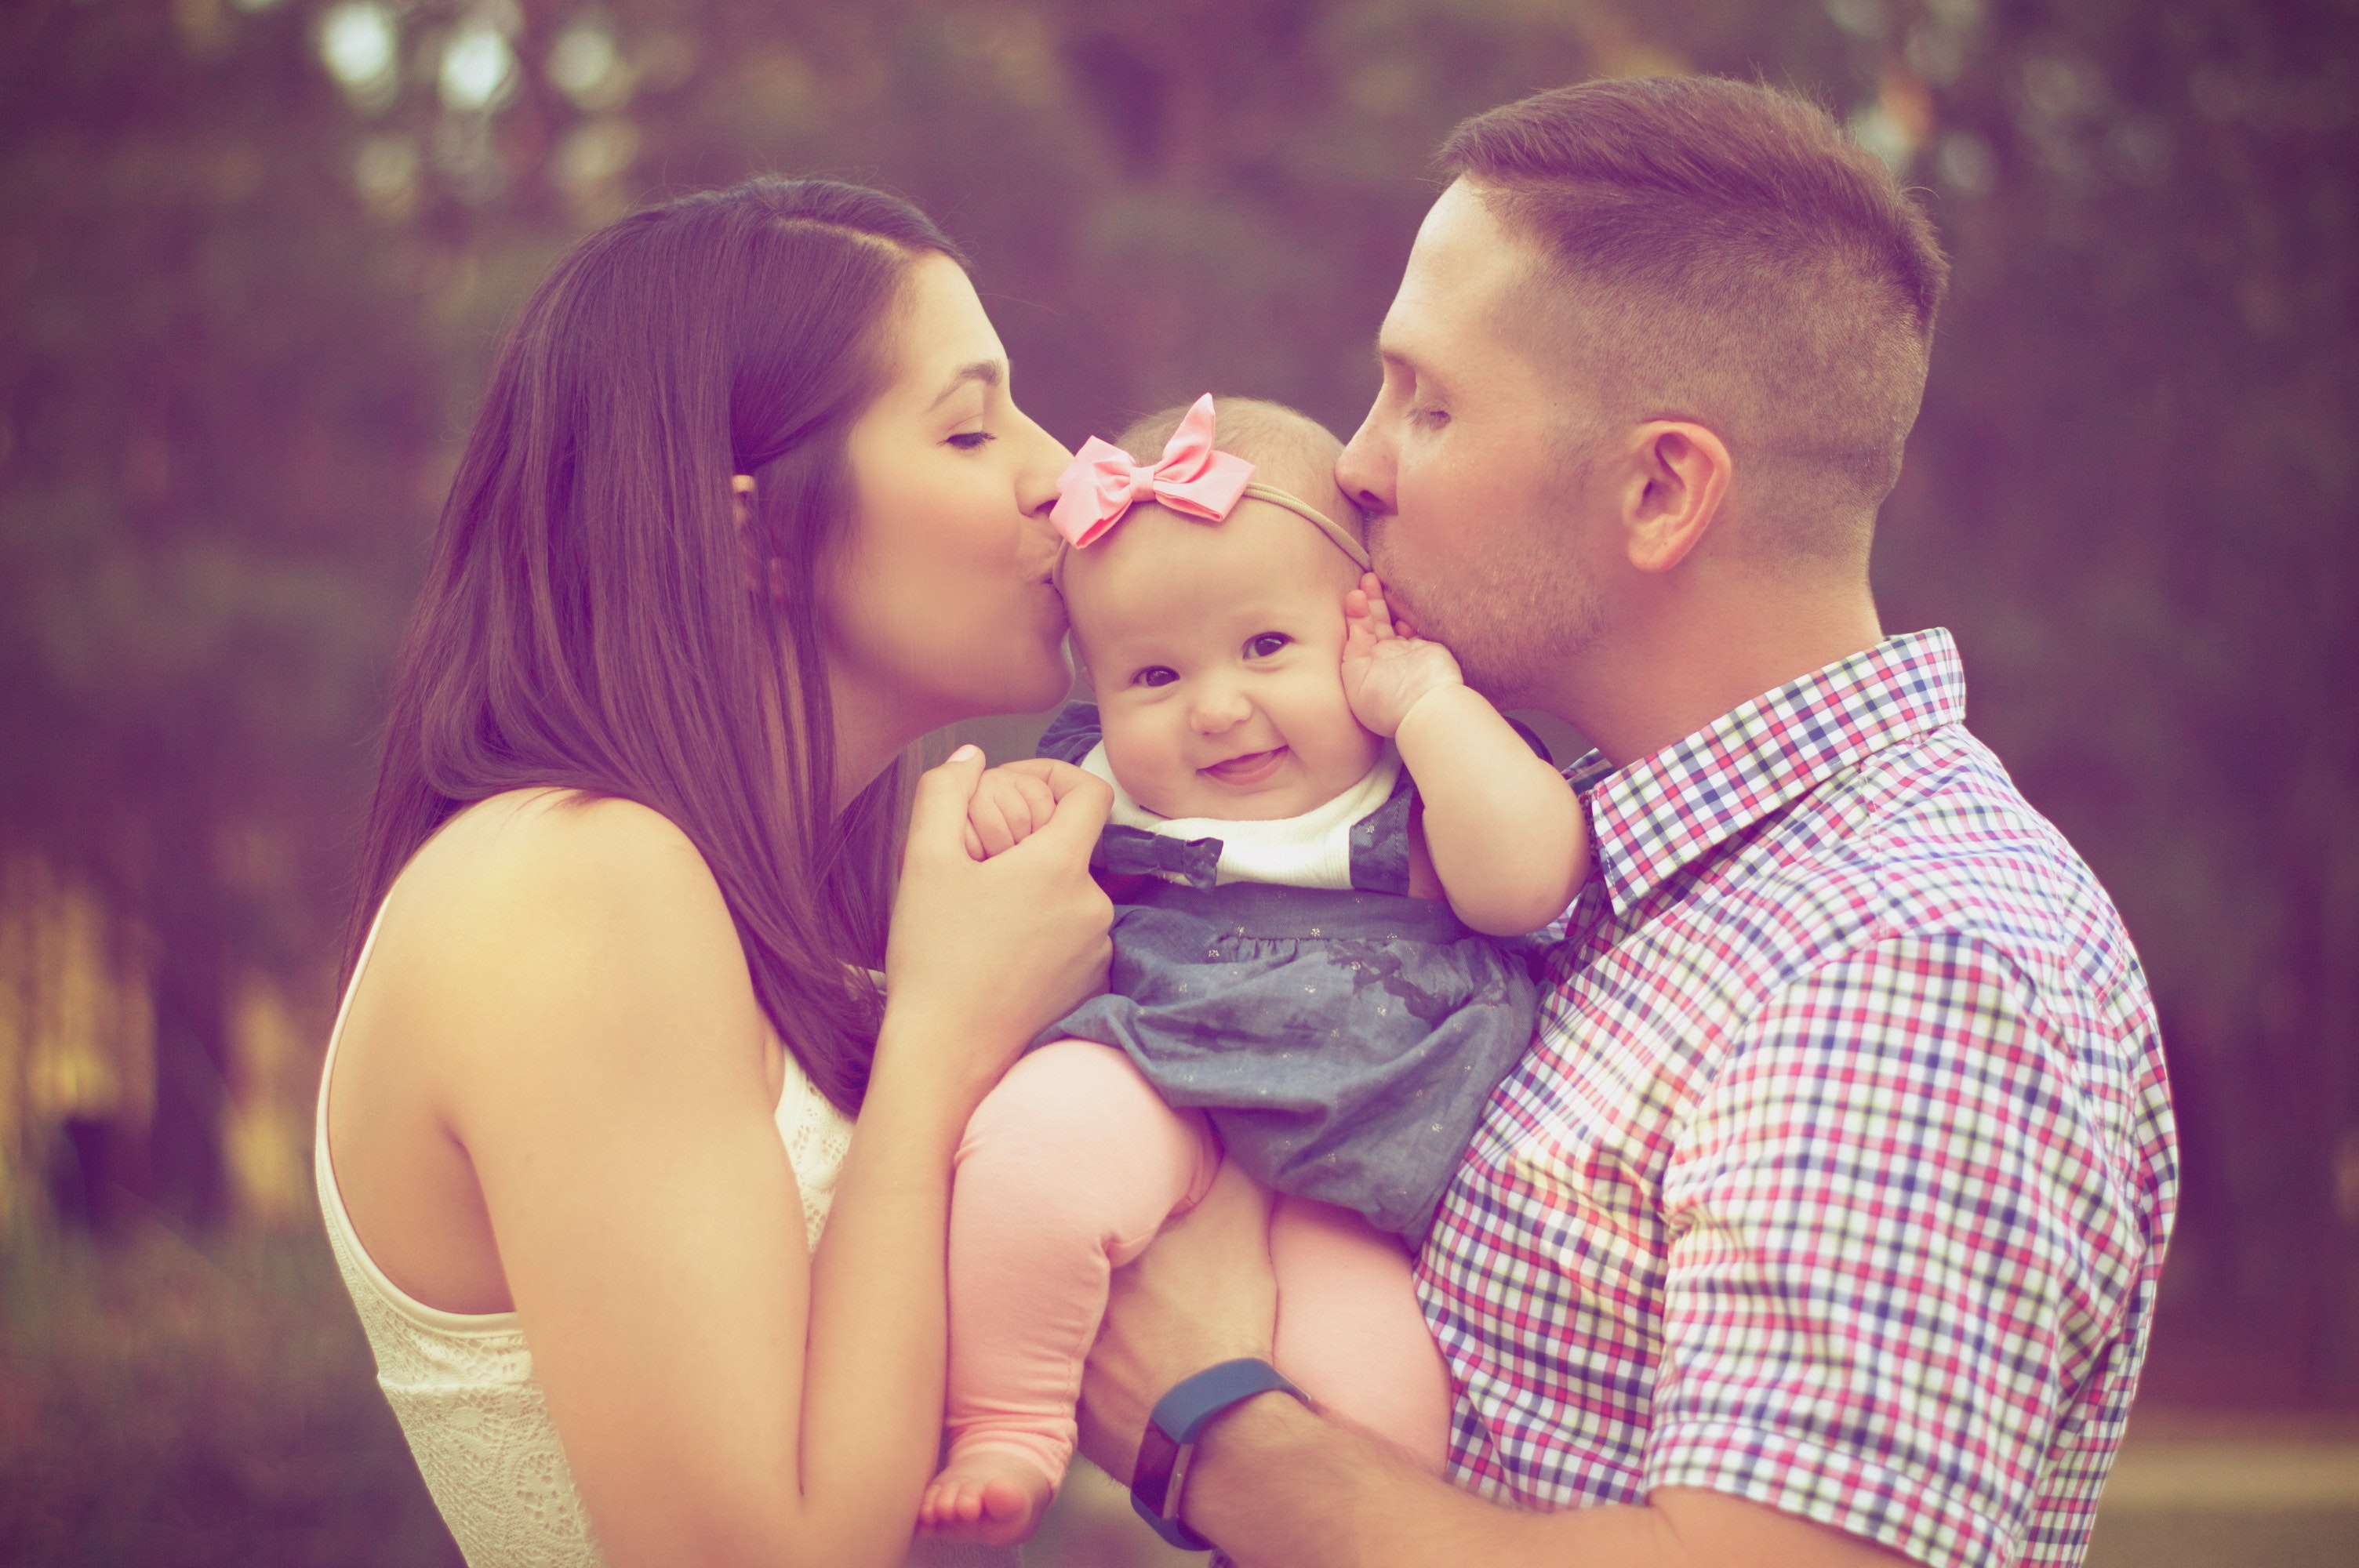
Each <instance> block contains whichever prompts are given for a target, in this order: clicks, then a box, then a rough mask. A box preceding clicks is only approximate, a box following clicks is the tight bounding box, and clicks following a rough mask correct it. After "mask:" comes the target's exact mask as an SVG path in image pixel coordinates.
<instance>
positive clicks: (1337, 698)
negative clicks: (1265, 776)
mask: <svg viewBox="0 0 2359 1568" xmlns="http://www.w3.org/2000/svg"><path fill="white" fill-rule="evenodd" d="M1300 697H1301V700H1300V701H1299V703H1298V705H1297V707H1296V714H1295V719H1294V722H1293V723H1292V724H1291V725H1289V726H1288V738H1287V743H1288V745H1289V746H1292V747H1293V748H1294V750H1295V752H1297V753H1298V754H1299V755H1300V756H1301V757H1302V759H1303V761H1304V762H1308V763H1309V764H1310V768H1311V771H1312V772H1313V773H1316V774H1317V775H1319V777H1320V778H1321V781H1322V782H1323V783H1325V784H1328V786H1329V787H1330V788H1332V789H1334V790H1343V789H1348V788H1349V787H1350V786H1351V785H1353V784H1356V783H1358V782H1359V778H1360V775H1361V774H1363V773H1366V772H1367V771H1368V770H1369V769H1370V768H1372V767H1374V766H1375V762H1376V757H1377V755H1378V753H1380V752H1382V751H1383V750H1384V744H1385V743H1384V741H1383V740H1382V739H1381V738H1380V737H1378V736H1376V735H1374V734H1372V733H1370V732H1369V731H1368V730H1365V729H1364V728H1363V727H1362V726H1361V724H1360V721H1359V720H1358V719H1355V718H1353V714H1352V705H1351V704H1350V703H1349V702H1348V701H1346V700H1345V699H1344V697H1343V682H1342V680H1341V679H1340V678H1339V679H1337V680H1336V682H1335V683H1334V689H1333V690H1332V691H1329V690H1326V689H1324V687H1320V688H1319V689H1315V690H1314V689H1311V688H1310V683H1308V682H1306V683H1305V689H1304V690H1303V691H1302V692H1301V694H1300Z"/></svg>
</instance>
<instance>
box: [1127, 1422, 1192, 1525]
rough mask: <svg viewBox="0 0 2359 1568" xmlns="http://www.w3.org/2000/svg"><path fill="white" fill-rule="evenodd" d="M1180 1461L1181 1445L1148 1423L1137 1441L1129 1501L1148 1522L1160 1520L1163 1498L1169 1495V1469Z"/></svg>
mask: <svg viewBox="0 0 2359 1568" xmlns="http://www.w3.org/2000/svg"><path fill="white" fill-rule="evenodd" d="M1179 1461H1180V1445H1179V1444H1177V1443H1174V1442H1172V1441H1171V1434H1170V1433H1168V1432H1166V1431H1164V1430H1163V1429H1162V1428H1161V1427H1159V1426H1158V1425H1156V1424H1155V1423H1154V1422H1147V1430H1146V1432H1145V1433H1141V1434H1140V1436H1139V1439H1138V1459H1137V1461H1136V1464H1134V1465H1132V1467H1131V1472H1130V1500H1131V1502H1132V1503H1133V1504H1134V1505H1135V1506H1136V1508H1137V1509H1138V1511H1139V1512H1140V1513H1142V1514H1145V1515H1146V1516H1147V1518H1148V1519H1150V1520H1160V1519H1162V1518H1163V1504H1164V1500H1165V1498H1168V1497H1169V1496H1170V1493H1171V1468H1172V1466H1173V1465H1176V1464H1178V1463H1179Z"/></svg>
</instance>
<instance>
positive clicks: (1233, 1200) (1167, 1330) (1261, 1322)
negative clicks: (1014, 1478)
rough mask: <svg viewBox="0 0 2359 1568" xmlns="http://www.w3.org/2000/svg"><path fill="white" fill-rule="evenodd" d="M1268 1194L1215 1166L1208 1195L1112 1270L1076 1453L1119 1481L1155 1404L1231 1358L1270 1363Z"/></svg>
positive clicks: (1272, 1311) (1273, 1311)
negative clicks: (1125, 1263)
mask: <svg viewBox="0 0 2359 1568" xmlns="http://www.w3.org/2000/svg"><path fill="white" fill-rule="evenodd" d="M1269 1213H1270V1195H1269V1189H1268V1188H1266V1187H1265V1186H1263V1185H1262V1184H1260V1183H1258V1182H1256V1181H1255V1180H1254V1179H1253V1178H1252V1177H1251V1176H1248V1175H1246V1174H1245V1173H1244V1172H1243V1171H1240V1170H1239V1169H1237V1167H1236V1166H1235V1165H1234V1164H1232V1163H1223V1165H1222V1167H1221V1172H1220V1174H1219V1175H1217V1176H1215V1177H1214V1178H1213V1179H1212V1190H1211V1191H1209V1192H1207V1193H1206V1194H1205V1195H1204V1200H1203V1202H1201V1203H1200V1204H1198V1205H1197V1206H1195V1207H1194V1208H1192V1209H1190V1210H1189V1211H1188V1213H1186V1214H1185V1215H1183V1216H1181V1217H1180V1218H1178V1219H1176V1220H1174V1221H1172V1222H1171V1223H1170V1224H1169V1225H1168V1226H1166V1227H1163V1233H1162V1234H1161V1235H1159V1236H1158V1237H1157V1238H1155V1241H1154V1244H1153V1245H1151V1246H1149V1247H1148V1248H1147V1252H1146V1254H1145V1256H1143V1257H1141V1258H1140V1259H1139V1260H1138V1261H1137V1262H1136V1263H1133V1264H1131V1265H1130V1266H1129V1267H1128V1268H1126V1269H1117V1270H1115V1271H1114V1283H1113V1290H1112V1293H1111V1295H1110V1297H1109V1298H1108V1301H1107V1303H1106V1315H1105V1326H1104V1327H1103V1329H1102V1330H1101V1331H1100V1332H1099V1335H1098V1342H1097V1346H1096V1347H1095V1348H1094V1349H1093V1350H1092V1351H1091V1352H1090V1359H1089V1369H1088V1372H1087V1374H1086V1376H1085V1377H1084V1378H1083V1379H1082V1410H1081V1424H1082V1450H1083V1452H1085V1453H1087V1454H1089V1456H1090V1457H1091V1458H1092V1459H1093V1460H1094V1461H1095V1462H1096V1463H1097V1465H1099V1467H1100V1468H1102V1469H1103V1470H1104V1471H1105V1473H1106V1474H1107V1475H1109V1476H1114V1478H1115V1479H1116V1480H1120V1481H1127V1480H1128V1479H1129V1478H1130V1473H1131V1470H1132V1468H1133V1467H1134V1466H1135V1465H1136V1462H1137V1458H1138V1436H1139V1433H1142V1432H1145V1431H1146V1430H1147V1412H1148V1411H1152V1410H1153V1409H1154V1408H1155V1401H1156V1400H1159V1399H1161V1398H1162V1397H1163V1396H1164V1395H1165V1394H1166V1393H1168V1392H1169V1390H1170V1389H1171V1386H1172V1385H1173V1384H1175V1383H1177V1382H1179V1381H1180V1379H1183V1378H1190V1377H1193V1376H1194V1375H1195V1374H1197V1373H1198V1372H1201V1371H1202V1370H1203V1369H1204V1368H1207V1367H1212V1366H1217V1365H1219V1364H1220V1363H1221V1362H1223V1361H1234V1360H1235V1359H1237V1358H1238V1357H1243V1356H1252V1357H1259V1358H1260V1359H1262V1360H1265V1361H1266V1360H1268V1359H1269V1355H1270V1346H1271V1345H1272V1343H1273V1341H1274V1340H1275V1339H1276V1336H1277V1276H1276V1275H1275V1274H1273V1273H1271V1272H1270V1266H1269Z"/></svg>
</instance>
